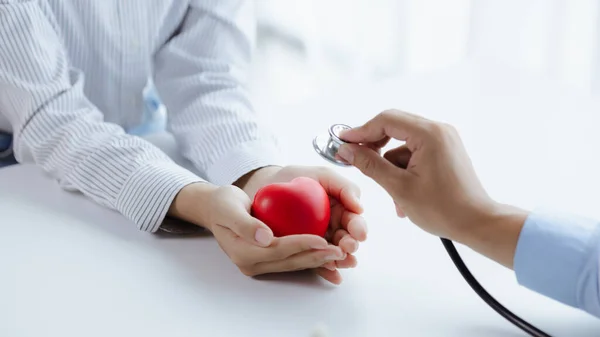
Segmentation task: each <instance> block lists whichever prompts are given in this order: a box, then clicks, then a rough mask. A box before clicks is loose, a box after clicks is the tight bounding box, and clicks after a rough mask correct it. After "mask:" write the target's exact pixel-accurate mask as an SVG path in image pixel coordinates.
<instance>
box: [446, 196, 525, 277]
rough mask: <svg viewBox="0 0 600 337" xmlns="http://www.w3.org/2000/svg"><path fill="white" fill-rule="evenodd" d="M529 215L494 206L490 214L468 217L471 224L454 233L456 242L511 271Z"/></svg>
mask: <svg viewBox="0 0 600 337" xmlns="http://www.w3.org/2000/svg"><path fill="white" fill-rule="evenodd" d="M528 215H529V213H528V212H527V211H524V210H522V209H519V208H516V207H513V206H508V205H494V207H491V208H490V209H489V210H487V211H485V212H481V213H479V214H474V215H473V216H471V217H470V218H471V220H470V221H469V222H471V223H470V224H467V225H466V226H456V227H457V228H464V229H466V230H463V231H462V232H461V233H457V235H456V240H457V241H458V242H460V243H462V244H464V245H466V246H468V247H470V248H471V249H473V250H474V251H476V252H478V253H480V254H482V255H484V256H486V257H488V258H490V259H492V260H494V261H496V262H498V263H500V264H502V265H503V266H505V267H507V268H511V269H512V268H513V261H514V256H515V251H516V248H517V243H518V241H519V235H520V233H521V229H522V228H523V224H524V223H525V220H526V219H527V216H528Z"/></svg>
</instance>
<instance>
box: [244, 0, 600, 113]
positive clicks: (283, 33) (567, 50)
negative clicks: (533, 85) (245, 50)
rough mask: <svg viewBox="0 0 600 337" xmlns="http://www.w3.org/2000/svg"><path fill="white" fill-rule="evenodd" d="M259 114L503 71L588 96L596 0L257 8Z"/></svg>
mask: <svg viewBox="0 0 600 337" xmlns="http://www.w3.org/2000/svg"><path fill="white" fill-rule="evenodd" d="M255 4H256V13H257V19H258V35H257V50H256V56H255V68H254V76H253V78H254V81H253V83H254V85H253V91H254V94H255V96H256V103H257V105H258V106H261V105H263V104H267V105H273V104H282V103H285V104H295V103H297V102H300V101H303V100H306V99H309V98H311V97H314V96H316V95H325V94H327V92H328V91H331V90H335V88H336V87H339V86H342V85H344V84H345V83H357V82H363V83H364V82H371V81H375V82H376V81H379V80H382V79H385V78H389V77H398V76H404V75H409V74H414V73H418V72H428V71H432V70H435V69H439V68H443V67H446V66H449V65H452V64H453V63H456V62H460V61H461V60H464V59H465V58H477V59H479V60H480V61H484V62H485V61H494V62H502V63H507V64H509V65H511V66H515V67H517V68H519V69H522V70H523V71H529V72H534V73H540V74H542V75H544V76H551V77H553V78H554V79H557V80H560V81H563V82H564V83H566V84H568V85H570V86H573V87H576V88H577V89H579V90H584V91H586V92H588V93H591V94H594V93H595V92H597V91H598V81H599V78H600V77H599V76H600V68H599V67H598V66H599V65H600V61H599V60H600V58H599V57H598V55H597V53H598V43H599V42H600V36H599V33H600V25H599V23H598V20H597V16H598V12H599V11H600V6H599V3H598V1H597V0H502V1H496V0H451V1H448V0H368V1H367V0H319V1H317V0H256V1H255Z"/></svg>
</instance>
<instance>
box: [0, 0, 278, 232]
mask: <svg viewBox="0 0 600 337" xmlns="http://www.w3.org/2000/svg"><path fill="white" fill-rule="evenodd" d="M0 23H1V24H0V46H2V47H1V48H0V114H1V115H2V117H4V118H6V119H7V120H8V121H9V123H10V128H11V129H12V132H13V134H14V140H13V148H14V154H15V157H16V158H17V160H19V161H20V162H34V163H36V164H37V165H38V166H40V167H42V168H43V169H44V170H45V171H46V172H47V173H49V174H50V175H52V176H53V177H54V178H56V179H57V180H58V181H59V182H60V185H61V186H62V187H63V188H65V189H67V190H76V191H80V192H82V193H83V194H84V195H86V196H88V197H89V198H91V199H93V200H95V201H96V202H98V203H100V204H102V205H104V206H106V207H109V208H111V209H115V210H117V211H119V212H121V213H122V214H124V215H125V216H126V217H127V218H129V219H131V220H132V221H133V222H135V223H136V224H137V226H138V227H139V228H140V229H141V230H145V231H150V232H153V231H156V230H157V229H158V228H159V226H160V224H161V223H162V221H163V219H164V217H165V215H166V213H167V211H168V209H169V205H170V204H171V202H172V200H173V199H174V197H175V196H176V194H177V192H178V191H179V190H181V188H183V187H184V186H185V185H187V184H190V183H192V182H197V181H202V180H208V181H210V182H212V183H215V184H218V185H224V184H230V183H232V182H234V181H235V180H236V179H237V178H239V177H241V176H242V175H243V174H245V173H247V172H249V171H251V170H253V169H256V168H259V167H262V166H266V165H274V164H279V152H278V149H277V146H276V142H275V139H274V137H273V136H272V135H271V133H269V132H268V131H267V130H265V129H264V128H263V127H262V126H261V124H260V123H259V121H258V119H257V116H256V115H255V113H254V111H253V107H252V104H251V102H250V100H249V98H248V93H247V89H246V87H245V85H246V73H247V68H248V66H249V63H250V59H251V55H252V46H253V41H254V35H253V34H254V20H253V7H252V3H250V2H245V1H236V0H177V1H175V0H173V1H161V0H127V1H121V0H102V1H79V0H38V1H34V0H0ZM148 78H152V79H153V81H154V83H155V84H156V88H157V90H158V91H159V92H160V96H161V98H162V100H163V101H164V104H165V106H166V107H167V110H168V112H169V114H168V120H167V123H168V124H167V126H168V129H169V131H170V132H172V133H173V135H174V136H175V138H176V140H177V142H178V145H179V147H180V150H181V151H182V154H183V155H184V156H185V157H186V158H188V159H189V160H190V161H191V162H192V163H193V164H194V166H195V167H196V168H197V170H198V172H200V174H201V177H200V176H197V175H195V174H193V173H192V172H189V171H188V170H185V169H183V168H182V167H180V166H178V165H176V164H175V163H174V162H173V161H172V160H171V159H170V158H168V156H166V155H165V154H164V153H163V152H161V151H160V150H159V149H157V148H156V147H154V146H153V145H151V144H150V143H149V142H146V141H144V140H142V139H141V138H139V137H136V136H133V135H130V134H127V133H126V132H125V130H129V129H132V128H135V126H137V125H139V124H140V122H142V119H143V113H142V111H143V106H142V105H143V101H142V91H143V89H144V87H145V85H146V82H147V80H148Z"/></svg>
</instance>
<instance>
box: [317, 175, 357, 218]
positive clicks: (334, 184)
mask: <svg viewBox="0 0 600 337" xmlns="http://www.w3.org/2000/svg"><path fill="white" fill-rule="evenodd" d="M317 178H318V181H319V183H320V184H321V186H323V188H324V189H325V191H327V194H329V195H330V196H331V197H333V198H335V199H337V200H338V201H340V202H341V203H342V205H343V206H344V208H346V209H347V210H349V211H351V212H354V213H358V214H360V213H362V212H363V208H362V205H361V203H360V189H359V188H358V186H357V185H356V184H354V183H353V182H352V181H350V180H348V179H346V178H344V177H342V176H341V175H339V174H336V173H335V172H334V171H332V170H329V169H323V170H322V171H321V172H319V174H318V177H317Z"/></svg>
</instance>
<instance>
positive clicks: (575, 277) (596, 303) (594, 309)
mask: <svg viewBox="0 0 600 337" xmlns="http://www.w3.org/2000/svg"><path fill="white" fill-rule="evenodd" d="M498 209H499V211H497V212H495V213H493V215H490V216H488V217H487V219H482V221H481V222H480V223H479V224H478V225H477V226H472V229H473V230H471V231H469V232H465V233H463V234H462V235H458V236H457V241H459V242H461V243H464V244H465V245H467V246H469V247H471V248H472V249H474V250H475V251H477V252H479V253H481V254H483V255H485V256H487V257H489V258H491V259H492V260H495V261H497V262H499V263H501V264H504V265H505V266H507V267H509V268H514V270H515V273H516V276H517V280H518V282H519V283H520V284H521V285H523V286H525V287H527V288H529V289H531V290H533V291H535V292H538V293H540V294H542V295H544V296H547V297H550V298H552V299H555V300H557V301H560V302H561V303H564V304H567V305H569V306H572V307H576V308H579V309H582V310H584V311H586V312H588V313H590V314H592V315H594V316H597V317H600V291H599V288H600V223H599V222H598V221H594V220H590V219H585V218H580V217H576V216H572V215H571V216H565V215H561V214H556V213H550V212H548V213H546V212H533V213H530V214H528V213H526V212H524V211H521V210H518V209H515V208H512V207H511V208H509V207H507V206H500V207H499V208H498ZM490 214H492V213H490Z"/></svg>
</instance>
